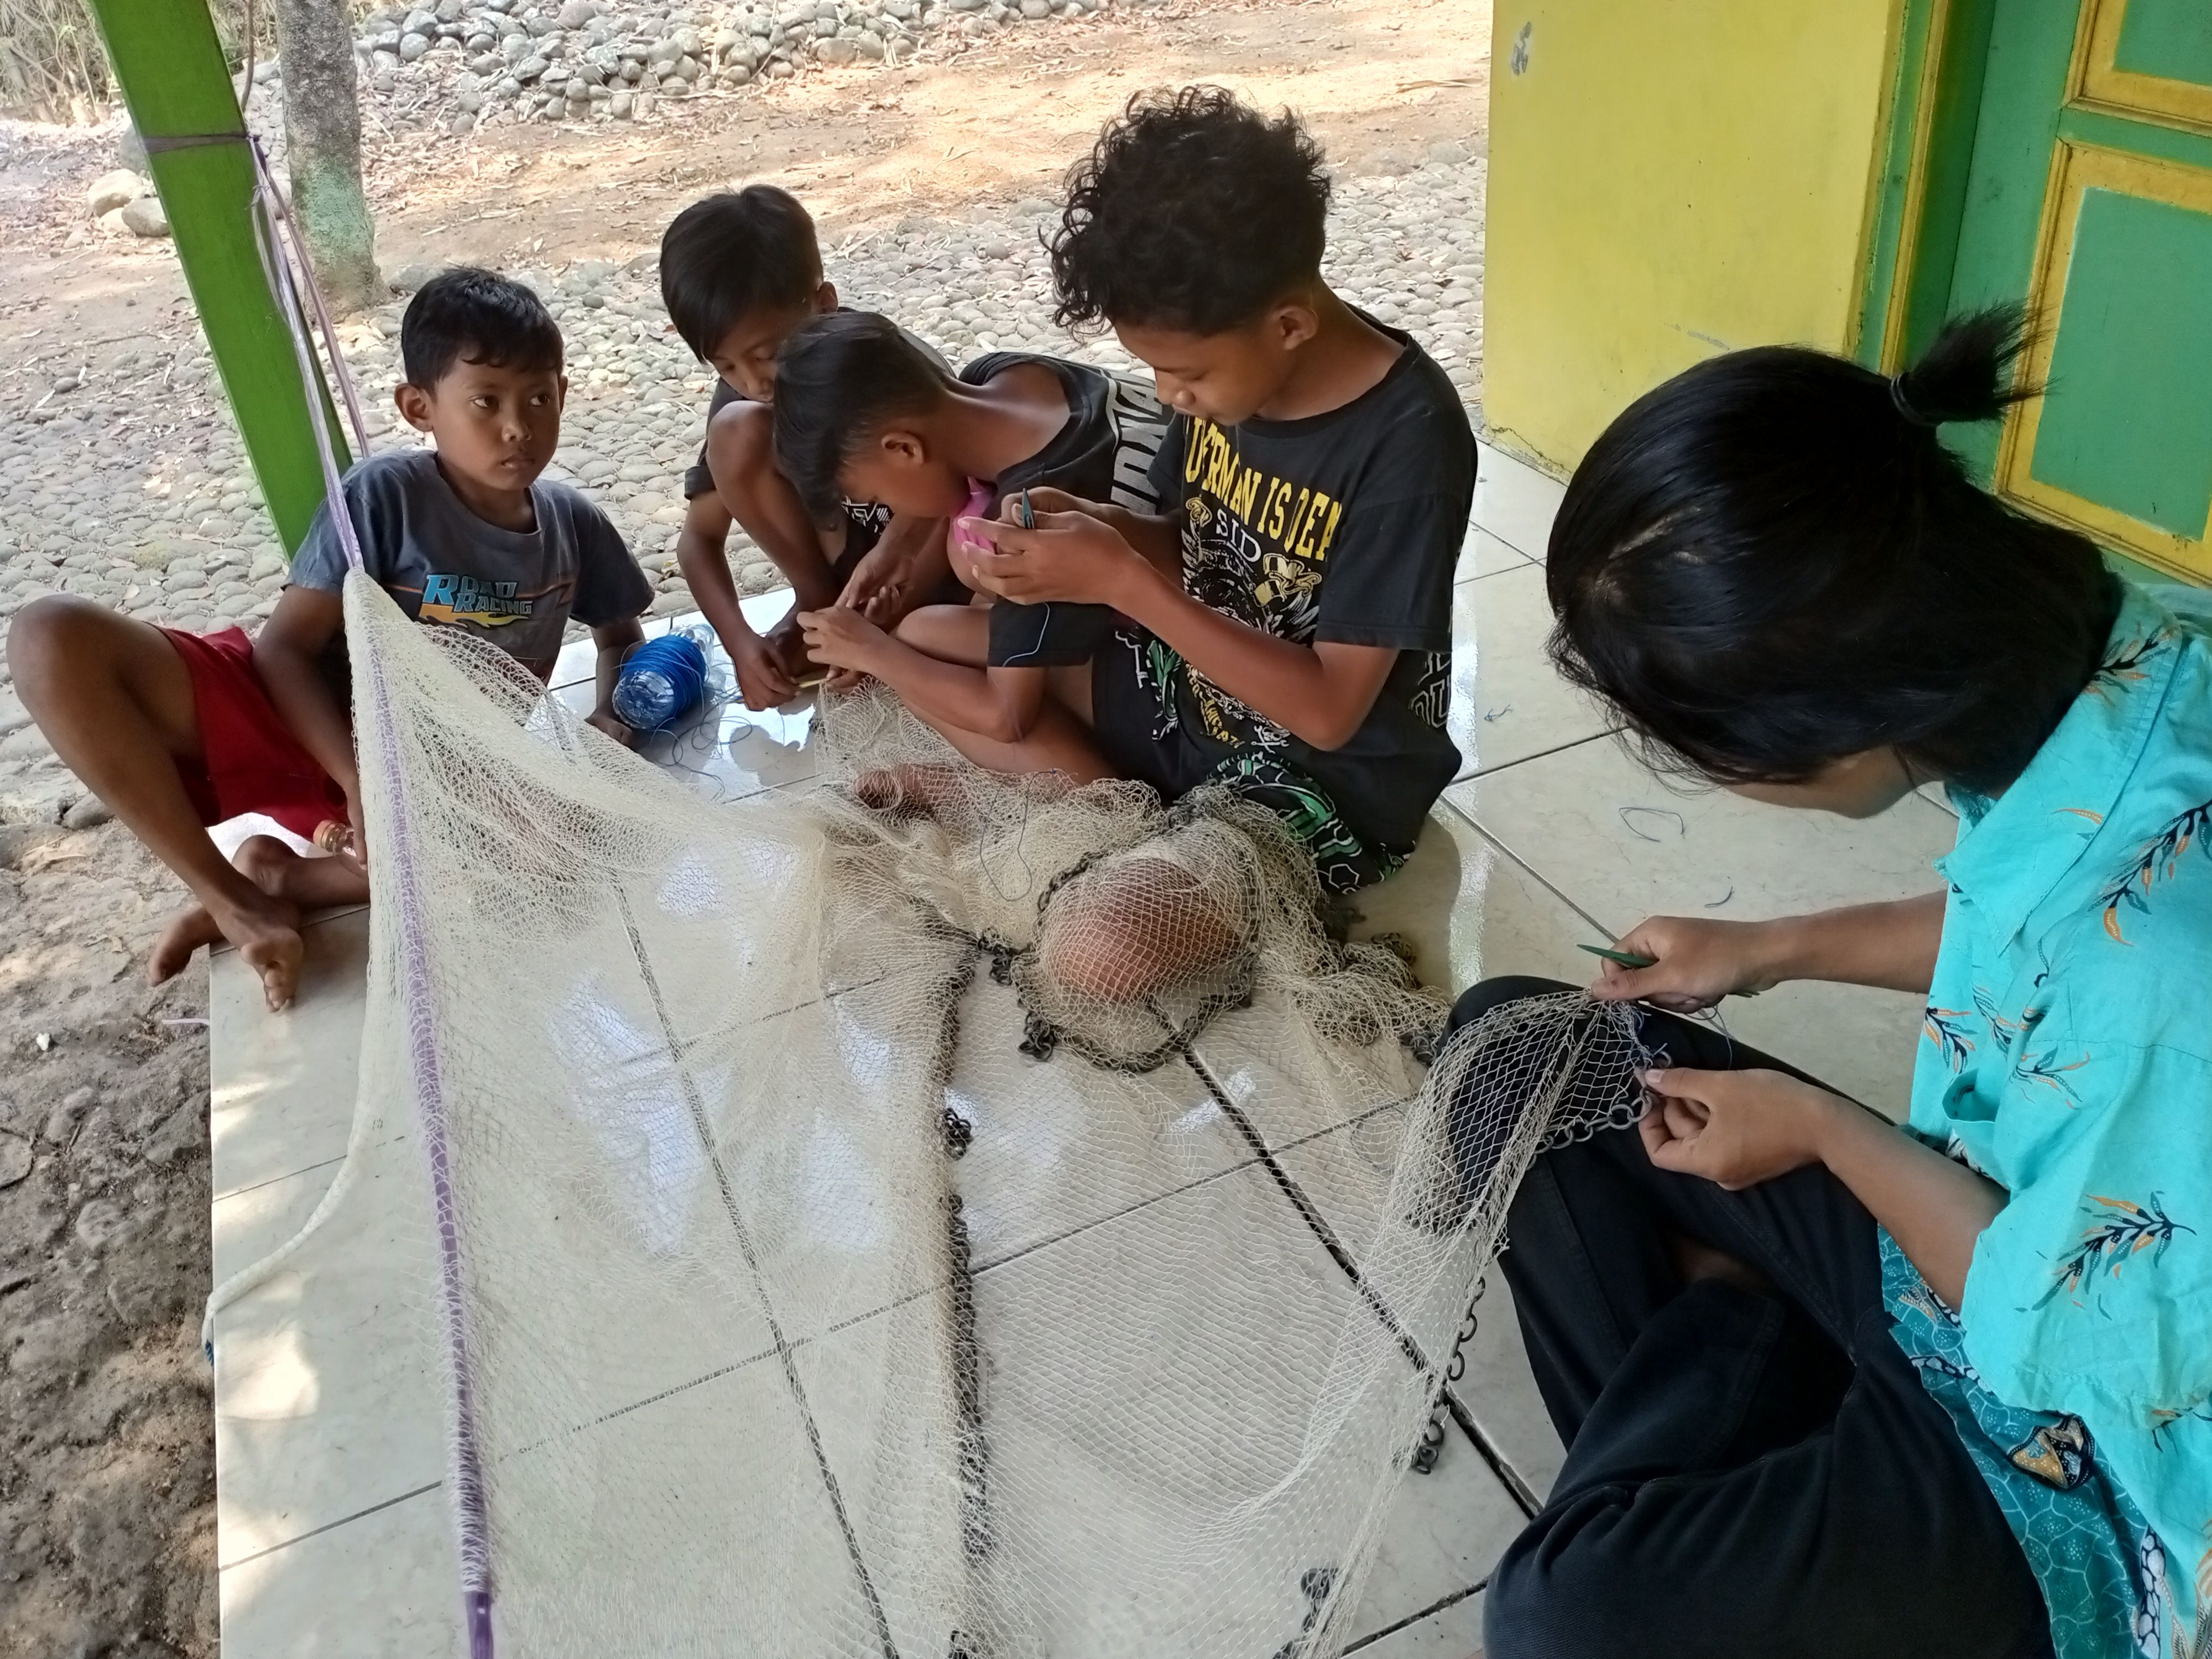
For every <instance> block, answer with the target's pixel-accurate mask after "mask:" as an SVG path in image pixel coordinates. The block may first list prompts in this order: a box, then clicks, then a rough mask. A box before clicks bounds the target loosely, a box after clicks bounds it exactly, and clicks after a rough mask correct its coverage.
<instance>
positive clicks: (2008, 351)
mask: <svg viewBox="0 0 2212 1659" xmlns="http://www.w3.org/2000/svg"><path fill="white" fill-rule="evenodd" d="M2026 343H2027V316H2026V313H2025V312H2024V311H2023V310H2022V309H2021V307H2019V306H2017V305H2000V306H1991V307H1989V308H1988V309H1987V310H1985V311H1977V312H1973V313H1970V314H1968V315H1966V316H1964V317H1954V318H1953V319H1951V320H1950V321H1949V322H1948V323H1946V324H1944V325H1943V329H1942V332H1941V333H1939V334H1938V335H1936V338H1935V339H1934V341H1933V342H1931V343H1929V347H1928V349H1927V350H1925V351H1923V353H1921V354H1920V361H1919V362H1916V363H1914V364H1913V365H1912V367H1911V368H1908V369H1906V370H1905V373H1903V374H1899V376H1898V377H1897V378H1896V379H1895V380H1892V381H1891V382H1890V383H1889V392H1890V399H1891V401H1892V402H1893V403H1894V404H1896V405H1897V412H1898V413H1899V415H1900V416H1903V417H1904V418H1905V420H1907V421H1910V422H1912V423H1913V424H1914V425H1915V426H1926V427H1936V426H1942V425H1944V424H1946V423H1947V422H1952V421H1968V422H1979V421H1994V420H1996V418H1997V416H2000V415H2002V414H2003V413H2004V411H2005V410H2006V408H2007V407H2008V405H2010V404H2016V403H2022V402H2025V401H2026V400H2027V399H2028V398H2033V397H2034V396H2035V395H2036V394H2037V393H2038V392H2040V391H2041V390H2042V388H2041V387H2039V386H2027V385H2022V384H2016V383H2013V382H2012V380H2011V376H2010V374H2009V372H2008V371H2009V370H2010V369H2011V368H2012V365H2013V363H2014V362H2015V360H2016V359H2017V358H2018V357H2019V356H2020V354H2021V348H2022V347H2023V346H2024V345H2025V344H2026Z"/></svg>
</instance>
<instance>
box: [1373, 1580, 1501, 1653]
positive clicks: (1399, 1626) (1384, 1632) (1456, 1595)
mask: <svg viewBox="0 0 2212 1659" xmlns="http://www.w3.org/2000/svg"><path fill="white" fill-rule="evenodd" d="M1489 1588H1490V1580H1489V1579H1487V1578H1478V1579H1476V1580H1475V1581H1474V1583H1472V1584H1469V1585H1468V1587H1467V1588H1466V1589H1457V1590H1454V1591H1453V1592H1452V1593H1451V1594H1450V1595H1445V1596H1440V1597H1439V1598H1437V1600H1436V1601H1431V1602H1430V1603H1429V1605H1428V1606H1426V1607H1423V1608H1422V1609H1421V1610H1420V1611H1419V1613H1407V1615H1406V1616H1405V1617H1404V1618H1403V1619H1401V1620H1398V1622H1397V1623H1396V1624H1395V1625H1385V1626H1383V1628H1382V1629H1381V1630H1378V1631H1375V1632H1371V1633H1370V1634H1368V1635H1366V1636H1363V1637H1361V1638H1359V1639H1358V1641H1356V1642H1353V1643H1351V1644H1347V1645H1346V1648H1345V1650H1344V1651H1345V1653H1346V1655H1347V1656H1349V1655H1352V1654H1355V1653H1357V1652H1358V1651H1359V1650H1361V1649H1362V1648H1371V1647H1373V1646H1374V1645H1375V1644H1376V1643H1377V1642H1379V1641H1381V1640H1382V1639H1383V1638H1384V1637H1386V1636H1395V1635H1396V1634H1397V1633H1398V1632H1400V1631H1401V1630H1404V1629H1406V1628H1407V1626H1411V1625H1418V1624H1419V1623H1420V1622H1421V1620H1424V1619H1433V1618H1435V1617H1436V1616H1437V1614H1438V1613H1442V1612H1443V1611H1444V1610H1445V1609H1447V1608H1449V1607H1457V1606H1458V1605H1459V1604H1460V1603H1461V1602H1462V1601H1466V1600H1467V1599H1468V1597H1469V1596H1471V1595H1481V1594H1482V1593H1483V1591H1485V1590H1486V1589H1489ZM1477 1659H1480V1650H1478V1651H1477Z"/></svg>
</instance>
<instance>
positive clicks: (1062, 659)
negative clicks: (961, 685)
mask: <svg viewBox="0 0 2212 1659" xmlns="http://www.w3.org/2000/svg"><path fill="white" fill-rule="evenodd" d="M1113 628H1114V612H1113V611H1112V610H1111V609H1110V608H1109V606H1106V605H1016V604H1015V603H1014V602H1013V601H1012V600H1011V599H1000V601H999V602H998V603H997V604H995V605H993V606H992V607H991V654H990V663H991V666H992V667H994V668H1066V667H1069V666H1071V665H1073V664H1076V663H1079V662H1085V661H1087V660H1089V659H1090V658H1091V656H1093V655H1094V654H1095V653H1097V649H1098V647H1100V646H1101V645H1103V644H1104V643H1105V641H1106V637H1107V635H1109V633H1111V632H1112V631H1113Z"/></svg>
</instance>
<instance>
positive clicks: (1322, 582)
mask: <svg viewBox="0 0 2212 1659" xmlns="http://www.w3.org/2000/svg"><path fill="white" fill-rule="evenodd" d="M1328 197H1329V185H1328V177H1327V175H1326V174H1325V173H1324V172H1323V171H1322V155H1321V151H1320V149H1319V147H1318V146H1317V145H1316V144H1315V143H1314V142H1313V140H1312V139H1311V138H1310V137H1309V136H1308V135H1307V133H1306V132H1305V131H1304V128H1303V127H1302V126H1301V125H1299V123H1298V121H1297V118H1296V117H1295V116H1293V115H1291V114H1289V113H1287V112H1285V113H1284V114H1282V115H1279V116H1276V117H1273V118H1270V117H1268V116H1266V115H1263V114H1261V112H1258V111H1256V110H1254V109H1252V108H1250V107H1249V106H1246V105H1244V104H1243V103H1240V102H1239V101H1238V100H1237V98H1236V97H1235V96H1234V95H1233V94H1231V93H1229V92H1226V91H1225V90H1223V89H1221V88H1215V87H1189V88H1184V89H1182V91H1180V92H1177V93H1175V94H1168V95H1161V94H1140V95H1139V96H1138V97H1137V98H1135V99H1133V100H1131V102H1130V104H1129V106H1128V108H1127V111H1126V112H1124V113H1123V114H1122V116H1121V118H1118V119H1117V120H1115V122H1114V123H1113V124H1112V125H1109V127H1108V128H1107V130H1106V131H1105V133H1104V134H1103V136H1102V137H1100V139H1099V141H1098V143H1097V147H1096V148H1095V149H1093V150H1092V152H1091V155H1090V156H1089V157H1088V158H1087V159H1086V160H1085V161H1083V162H1081V163H1080V164H1079V166H1078V167H1076V168H1075V170H1074V172H1073V175H1072V176H1071V179H1070V189H1069V194H1068V201H1067V206H1066V211H1065V213H1064V214H1063V216H1062V219H1061V223H1060V229H1059V231H1058V233H1057V234H1055V235H1054V238H1053V240H1052V264H1053V273H1054V280H1055V283H1056V284H1057V287H1058V289H1059V295H1060V308H1059V311H1058V313H1057V314H1058V319H1059V320H1060V322H1061V323H1062V324H1064V325H1069V326H1073V327H1082V326H1085V325H1093V326H1096V325H1107V326H1110V327H1111V328H1112V329H1113V331H1114V332H1115V335H1116V336H1117V337H1118V338H1119V339H1120V341H1121V343H1122V345H1124V346H1125V347H1127V349H1129V351H1130V352H1131V353H1133V355H1134V356H1137V357H1139V358H1141V359H1142V360H1143V361H1144V362H1146V364H1147V365H1149V366H1150V368H1152V373H1153V376H1154V380H1155V381H1156V384H1157V385H1158V390H1159V396H1160V400H1161V402H1162V403H1164V404H1166V405H1167V406H1168V407H1169V408H1170V409H1171V410H1173V411H1174V414H1175V419H1174V423H1173V425H1172V427H1171V428H1170V430H1169V433H1168V435H1167V439H1166V441H1165V442H1164V444H1163V445H1162V446H1161V448H1160V451H1159V455H1158V460H1157V462H1156V464H1155V468H1154V471H1153V477H1152V483H1153V484H1154V487H1155V492H1156V494H1157V495H1158V500H1159V501H1160V502H1161V503H1162V506H1163V507H1164V511H1163V512H1162V513H1157V514H1154V513H1141V512H1136V511H1133V510H1131V509H1130V508H1128V507H1120V506H1115V505H1114V504H1112V503H1109V502H1097V501H1079V500H1076V499H1073V498H1072V497H1069V496H1066V495H1060V494H1058V493H1057V492H1053V491H1036V492H1032V500H1033V501H1034V503H1035V505H1036V506H1037V507H1041V508H1045V509H1048V510H1045V511H1042V512H1040V513H1038V514H1037V519H1036V527H1035V528H1033V529H1026V530H1025V529H1022V528H1019V527H1017V526H1009V525H1006V524H1001V523H995V522H994V523H992V524H990V525H988V526H983V527H982V528H983V531H984V533H987V535H988V536H989V538H990V539H991V541H992V542H993V543H994V551H992V552H989V553H987V554H985V555H984V556H981V557H979V558H978V559H977V560H976V563H975V568H976V574H977V577H978V580H979V581H980V584H981V586H985V587H987V588H988V589H989V590H990V591H992V592H994V593H996V594H998V595H999V596H1000V597H1001V598H1003V599H1014V600H1018V601H1020V602H1023V603H1024V604H1031V605H1035V604H1041V603H1046V602H1054V603H1088V604H1096V605H1108V606H1110V607H1112V609H1113V610H1115V611H1118V612H1119V613H1120V614H1121V617H1123V618H1125V619H1126V620H1125V623H1124V624H1123V625H1122V626H1121V628H1119V629H1117V630H1116V631H1115V634H1114V635H1112V636H1111V637H1110V638H1109V640H1108V641H1107V642H1106V643H1105V644H1104V645H1103V647H1101V648H1100V649H1099V651H1098V653H1097V655H1096V656H1095V657H1094V658H1093V659H1092V662H1091V675H1090V677H1089V682H1088V684H1087V685H1086V686H1084V687H1083V688H1081V690H1083V691H1084V692H1087V694H1088V696H1087V707H1082V708H1076V709H1075V710H1074V712H1075V713H1076V714H1078V715H1079V717H1080V718H1081V719H1082V720H1083V721H1084V724H1085V726H1087V727H1088V728H1089V731H1090V732H1091V738H1092V739H1093V740H1094V741H1095V742H1096V744H1097V749H1098V753H1099V757H1100V758H1101V760H1102V761H1103V764H1104V769H1106V770H1107V771H1109V772H1111V773H1114V774H1117V775H1121V776H1123V777H1130V778H1138V779H1142V780H1144V781H1147V782H1150V783H1152V785H1154V786H1155V787H1157V788H1158V790H1159V792H1160V793H1161V794H1162V796H1163V797H1164V798H1166V799H1175V798H1176V797H1177V796H1179V795H1182V794H1183V793H1186V792H1188V790H1190V789H1192V788H1194V787H1197V786H1198V785H1200V784H1201V783H1208V782H1212V783H1220V784H1225V785H1226V786H1227V787H1229V788H1230V789H1231V790H1232V791H1234V792H1236V793H1239V794H1241V795H1244V796H1246V797H1248V798H1249V799H1253V800H1255V801H1256V802H1258V803H1260V804H1261V805H1266V806H1267V807H1269V808H1271V809H1272V810H1273V811H1275V812H1276V813H1277V814H1278V815H1279V817H1281V818H1282V819H1283V820H1284V822H1285V825H1286V826H1287V827H1288V828H1289V829H1290V830H1291V833H1292V834H1293V835H1294V836H1296V837H1297V839H1298V840H1299V841H1300V842H1302V843H1303V844H1304V846H1305V847H1306V848H1307V849H1308V850H1309V851H1310V852H1311V854H1313V857H1314V860H1315V864H1316V869H1317V871H1318V873H1319V876H1320V879H1321V884H1322V888H1323V889H1324V890H1327V891H1331V892H1343V891H1347V890H1351V889H1353V888H1356V887H1358V886H1360V885H1362V884H1366V883H1369V882H1372V881H1375V880H1377V879H1379V878H1382V877H1383V876H1386V875H1388V874H1389V872H1391V871H1392V870H1394V869H1395V868H1396V867H1397V866H1398V865H1399V864H1400V863H1401V862H1402V861H1403V860H1404V859H1405V857H1406V855H1407V854H1408V853H1410V852H1411V851H1412V850H1413V843H1414V842H1415V840H1416V839H1417V838H1418V837H1419V834H1420V829H1421V824H1422V822H1423V820H1424V819H1425V817H1426V816H1427V813H1428V811H1429V808H1430V807H1431V805H1433V804H1434V803H1435V800H1436V798H1437V795H1438V794H1439V793H1441V792H1442V791H1443V787H1444V785H1445V784H1446V783H1448V782H1449V781H1450V780H1451V778H1452V776H1453V775H1454V774H1455V772H1456V771H1457V770H1458V767H1459V751H1458V750H1457V749H1456V748H1455V746H1454V744H1453V743H1452V741H1451V738H1449V736H1448V735H1446V732H1445V730H1444V714H1445V708H1446V706H1447V704H1448V702H1449V684H1450V661H1451V590H1452V578H1453V574H1454V568H1455V565H1456V563H1457V561H1458V556H1459V550H1460V545H1461V543H1462V539H1463V538H1464V536H1465V532H1466V527H1467V521H1468V511H1469V509H1470V507H1471V506H1472V502H1473V496H1474V471H1475V449H1474V432H1473V429H1472V428H1470V427H1469V425H1468V419H1467V414H1466V411H1465V410H1463V409H1462V407H1461V404H1460V401H1459V398H1458V394H1457V393H1456V392H1455V391H1454V390H1453V387H1452V385H1451V382H1450V380H1449V379H1448V378H1447V377H1446V376H1445V374H1444V373H1443V370H1442V369H1441V368H1438V367H1437V364H1436V362H1434V360H1432V359H1431V357H1430V356H1429V355H1428V353H1427V352H1425V351H1424V350H1423V349H1421V347H1420V346H1419V344H1418V343H1416V342H1415V341H1414V340H1413V338H1412V337H1411V336H1409V335H1407V334H1404V333H1402V332H1401V331H1398V330H1396V329H1394V328H1390V327H1389V326H1387V325H1383V324H1382V323H1379V322H1377V321H1376V319H1373V318H1371V317H1370V316H1368V315H1367V314H1366V313H1364V312H1362V311H1360V310H1358V308H1357V307H1353V306H1352V305H1349V304H1347V303H1346V301H1344V300H1343V299H1342V298H1340V296H1339V295H1337V294H1336V293H1335V292H1334V290H1332V289H1330V287H1329V285H1328V282H1327V281H1326V280H1325V279H1324V278H1323V276H1322V271H1321V264H1322V253H1323V251H1324V247H1325V242H1326V221H1327V218H1328ZM1041 760H1042V757H1036V756H1032V755H1030V753H1029V752H1028V751H1027V750H1024V748H1023V747H1022V745H1020V744H1012V745H1008V746H1007V747H1006V750H1005V751H1004V752H1003V753H1001V754H1000V755H998V756H996V757H994V759H993V760H992V761H991V762H989V763H991V764H995V765H997V766H999V767H1000V768H1001V769H1005V770H1008V771H1021V770H1033V769H1038V765H1039V763H1040V761H1041ZM1115 915H1116V912H1115V908H1114V907H1112V906H1111V905H1106V906H1102V907H1100V910H1099V914H1098V915H1097V917H1096V918H1095V927H1094V928H1093V929H1092V931H1091V939H1092V945H1091V948H1090V957H1091V958H1095V960H1096V961H1097V962H1098V963H1105V964H1109V966H1107V967H1106V968H1105V969H1103V970H1102V972H1101V974H1100V975H1098V977H1099V978H1100V980H1101V983H1102V985H1107V984H1112V985H1120V984H1123V983H1138V982H1140V981H1143V980H1144V978H1145V977H1146V975H1142V974H1137V975H1127V974H1124V973H1123V972H1122V971H1121V969H1123V968H1124V967H1126V966H1127V965H1128V962H1129V958H1128V956H1127V952H1128V951H1132V950H1141V948H1142V942H1141V941H1140V940H1138V939H1117V938H1116V937H1115V926H1116V922H1115ZM1068 965H1069V966H1071V967H1072V968H1073V970H1074V971H1077V972H1079V973H1080V972H1082V971H1083V965H1082V963H1070V964H1068Z"/></svg>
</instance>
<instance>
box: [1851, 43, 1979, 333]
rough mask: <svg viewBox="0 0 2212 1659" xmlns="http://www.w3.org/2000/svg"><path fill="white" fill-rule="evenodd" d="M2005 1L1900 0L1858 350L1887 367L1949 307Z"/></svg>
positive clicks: (1936, 325) (1930, 330) (1936, 323)
mask: <svg viewBox="0 0 2212 1659" xmlns="http://www.w3.org/2000/svg"><path fill="white" fill-rule="evenodd" d="M1902 3H1903V5H1904V12H1905V15H1904V19H1903V23H1902V27H1901V31H1900V35H1899V51H1898V67H1897V81H1896V84H1895V85H1894V86H1893V88H1892V89H1891V95H1890V112H1891V114H1890V124H1889V144H1888V150H1887V155H1885V157H1884V164H1883V172H1882V179H1881V185H1880V186H1879V187H1878V191H1877V197H1876V204H1875V224H1874V234H1873V236H1872V239H1871V246H1870V247H1869V258H1868V265H1867V270H1866V275H1865V282H1864V284H1863V287H1862V289H1861V295H1862V301H1861V309H1860V313H1859V328H1858V345H1857V357H1858V359H1859V361H1860V362H1863V363H1864V364H1865V365H1866V366H1867V367H1868V368H1876V369H1880V370H1881V371H1882V372H1883V373H1884V374H1895V373H1897V371H1898V370H1899V369H1901V368H1904V367H1905V364H1907V363H1909V362H1911V361H1912V360H1913V359H1914V358H1915V357H1917V356H1919V355H1920V353H1921V351H1922V350H1923V349H1925V347H1926V346H1927V344H1928V343H1929V341H1930V340H1932V339H1933V338H1935V337H1936V330H1937V329H1938V328H1940V327H1942V323H1943V319H1944V316H1945V314H1946V313H1947V312H1948V309H1949V306H1950V299H1951V283H1952V278H1953V275H1954V267H1955V265H1956V264H1957V259H1958V252H1959V228H1960V224H1961V223H1962V222H1963V221H1964V220H1965V217H1966V183H1967V176H1968V173H1969V169H1970V167H1971V166H1972V161H1973V156H1974V132H1975V127H1976V125H1977V124H1978V120H1979V118H1980V115H1981V105H1982V92H1983V86H1984V72H1985V70H1987V68H1988V65H1989V54H1990V31H1991V28H1992V26H1993V25H1994V22H1995V21H1996V9H1997V3H1998V0H1902ZM2015 3H2020V0H2015Z"/></svg>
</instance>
